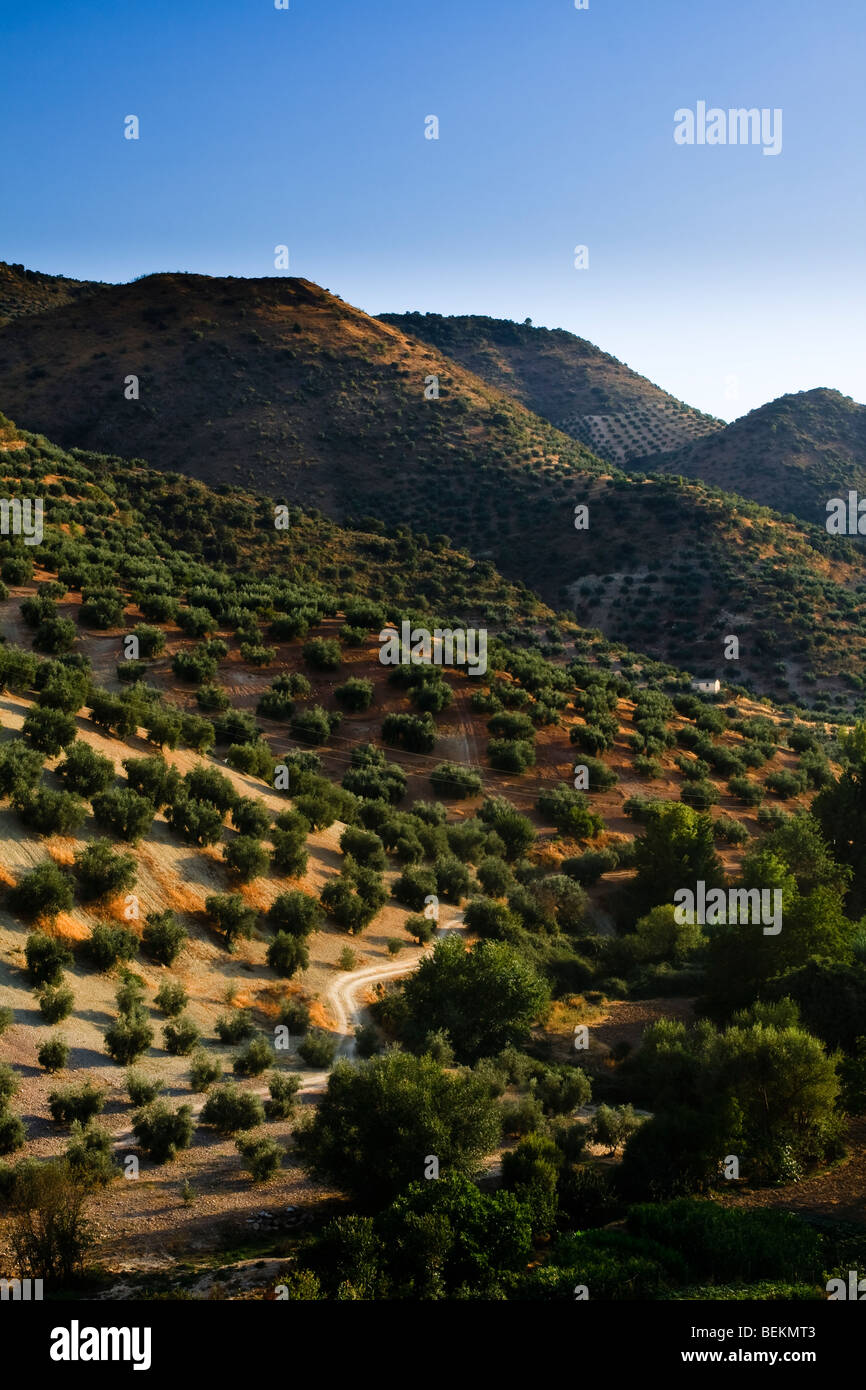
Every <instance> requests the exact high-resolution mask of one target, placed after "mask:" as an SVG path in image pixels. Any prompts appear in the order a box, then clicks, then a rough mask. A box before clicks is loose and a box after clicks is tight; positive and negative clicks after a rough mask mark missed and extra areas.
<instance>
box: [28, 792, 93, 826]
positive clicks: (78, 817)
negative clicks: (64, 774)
mask: <svg viewBox="0 0 866 1390" xmlns="http://www.w3.org/2000/svg"><path fill="white" fill-rule="evenodd" d="M16 809H17V811H18V814H19V816H20V817H21V820H22V821H23V822H24V824H25V825H26V826H29V827H30V829H31V830H35V831H36V833H37V835H72V834H74V833H75V831H76V830H78V829H79V827H80V826H82V825H83V824H84V821H85V820H86V819H87V807H86V806H85V805H84V802H83V801H80V800H79V798H78V797H77V796H72V795H71V794H70V793H69V792H59V791H54V790H53V789H52V788H50V787H40V788H39V790H38V791H35V792H31V793H30V794H29V796H26V797H25V798H23V799H22V800H21V801H20V802H19V803H18V805H17V807H16Z"/></svg>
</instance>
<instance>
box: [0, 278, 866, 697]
mask: <svg viewBox="0 0 866 1390" xmlns="http://www.w3.org/2000/svg"><path fill="white" fill-rule="evenodd" d="M129 376H136V377H138V380H139V384H140V398H139V399H138V400H137V401H136V400H126V399H125V392H124V383H125V381H126V379H127V378H128V377H129ZM434 377H435V378H437V379H438V383H439V388H440V397H439V399H425V394H424V390H425V383H426V384H427V385H428V386H430V385H431V379H432V378H434ZM0 406H5V408H6V409H7V410H8V411H9V412H10V413H11V414H13V416H17V418H18V420H19V423H21V424H22V425H26V426H30V427H35V428H40V429H42V430H44V431H45V432H46V433H47V432H51V433H52V434H54V435H55V436H56V437H58V438H59V439H60V440H61V442H62V443H64V444H66V445H79V446H80V445H86V446H89V447H90V448H93V449H97V450H99V451H100V452H104V453H112V454H118V455H121V456H123V457H125V458H126V459H130V458H133V459H135V458H137V459H139V460H140V459H142V458H143V459H146V460H147V461H148V463H149V464H151V465H153V466H155V467H158V468H159V469H161V470H163V471H164V472H165V471H167V472H169V473H172V472H176V473H178V474H185V475H187V477H188V476H189V475H192V476H194V477H196V478H198V479H200V480H203V481H204V482H205V483H207V484H208V485H209V486H210V487H216V488H217V490H218V491H220V490H223V489H224V488H225V487H226V486H227V485H230V484H232V483H234V484H239V483H241V482H242V483H244V484H245V485H247V486H249V487H252V488H255V489H258V491H259V492H261V493H263V494H266V495H269V496H270V497H272V498H276V499H277V500H282V499H286V500H288V501H289V502H291V503H295V504H297V505H300V506H303V507H304V508H305V509H306V511H307V512H308V513H309V511H310V510H311V509H318V510H320V511H321V512H324V513H325V514H326V515H327V516H329V517H331V518H333V519H334V520H336V521H337V522H340V523H345V522H346V521H347V520H352V519H355V520H356V521H358V522H363V525H362V527H361V529H362V530H364V531H367V532H369V531H370V530H371V529H375V526H376V525H381V524H384V526H385V527H387V528H390V530H391V532H392V538H391V539H387V538H385V537H383V538H382V544H383V545H385V546H386V547H388V548H390V549H392V550H393V552H394V556H395V564H396V569H395V574H396V575H397V577H398V578H400V579H401V580H402V575H401V573H400V564H401V563H403V564H404V565H405V566H409V567H412V568H414V569H415V570H416V573H415V574H414V575H413V582H414V580H415V579H418V580H419V581H422V582H423V583H424V584H425V586H426V592H427V594H428V596H429V598H430V601H431V604H435V607H436V608H437V609H441V608H443V607H446V606H450V605H449V604H448V600H449V597H450V596H451V591H452V589H453V585H451V584H450V583H449V578H448V573H447V563H446V564H444V565H443V566H438V567H437V569H436V572H435V573H434V572H433V571H432V567H430V565H429V561H427V560H426V559H425V558H424V557H425V555H429V554H430V553H431V546H430V538H432V540H433V542H434V546H433V551H434V552H435V547H436V546H439V547H442V548H444V550H445V551H448V549H449V547H451V546H453V547H454V548H455V549H459V550H460V551H464V552H469V555H471V557H472V560H471V561H469V560H467V561H465V562H460V564H461V566H463V565H471V564H472V563H473V562H474V563H475V564H476V565H478V566H479V568H478V569H477V570H473V571H472V572H471V573H470V572H469V571H467V570H464V571H463V574H462V576H461V578H462V581H463V582H464V583H465V586H466V587H465V589H464V593H465V595H466V596H467V597H468V596H469V594H470V592H471V591H472V590H473V589H474V588H475V586H476V585H477V584H478V582H479V580H480V578H481V576H482V574H484V573H485V570H484V563H485V562H486V561H489V562H492V563H491V565H490V567H489V569H488V570H487V571H486V573H487V576H488V578H490V576H491V575H493V574H494V571H493V568H492V566H493V565H495V566H496V568H497V569H498V570H499V571H500V573H501V574H502V575H503V576H504V577H505V579H506V580H508V581H509V585H508V587H507V588H506V589H503V591H502V593H501V595H498V596H497V597H501V600H502V603H503V604H507V603H508V602H509V601H510V600H511V598H512V597H513V596H514V595H515V594H520V593H521V588H520V586H521V585H527V586H529V588H530V589H532V590H533V591H534V592H535V593H536V594H538V595H540V596H541V598H542V599H544V600H545V601H546V602H547V603H548V604H550V605H551V606H552V607H554V608H558V609H560V610H563V609H568V608H571V607H572V606H574V611H575V612H576V614H577V617H578V619H579V621H580V622H582V623H583V624H585V625H592V626H596V627H599V628H601V629H602V630H603V631H604V632H605V634H606V635H607V636H608V637H610V638H612V639H614V640H616V641H617V642H621V643H625V644H626V645H628V646H630V647H631V648H632V649H634V650H636V651H644V652H647V653H649V654H650V655H652V656H654V657H656V658H658V659H661V660H664V661H669V662H671V663H672V664H674V665H676V666H678V667H679V668H681V669H685V670H689V671H693V672H695V673H697V674H714V675H719V676H721V677H724V678H726V679H727V680H729V681H738V682H740V683H742V684H746V683H750V684H751V686H752V688H753V689H754V690H755V691H756V692H757V693H759V694H762V695H763V694H768V695H772V696H773V697H774V698H775V699H778V700H783V701H784V700H793V699H800V700H803V701H805V702H808V703H811V702H812V701H813V699H814V700H820V701H822V702H823V703H821V704H819V705H818V708H827V709H829V708H832V707H833V704H834V702H835V704H836V706H837V707H838V708H839V709H840V711H842V710H849V709H851V708H852V707H854V706H856V705H858V704H860V703H862V699H863V696H862V693H861V692H862V690H863V689H864V688H866V687H864V678H863V676H861V675H860V670H861V667H862V665H863V661H864V658H866V619H861V617H860V612H859V610H860V608H861V606H862V594H863V593H864V592H866V554H864V552H863V550H862V548H861V547H860V546H859V545H858V544H857V543H856V542H851V541H848V540H847V539H844V538H836V537H830V536H828V535H827V534H826V532H825V531H824V530H823V527H821V528H818V527H811V528H810V527H807V526H805V525H804V524H802V523H793V522H791V521H785V520H783V518H782V517H780V516H778V515H775V514H773V513H770V512H765V513H762V512H761V510H760V508H758V507H757V506H756V505H755V504H754V503H748V502H743V501H742V500H739V501H738V500H737V499H736V498H734V497H731V496H730V495H728V494H725V493H723V492H721V491H719V490H717V489H713V488H711V487H709V486H707V485H706V484H704V483H702V482H699V481H690V480H686V481H677V480H676V479H672V478H668V479H661V478H656V479H654V480H648V479H646V478H645V477H643V476H641V477H637V478H635V477H630V476H628V475H627V474H625V473H621V472H619V471H618V470H616V469H613V468H611V467H610V466H609V465H605V464H604V463H602V462H601V461H600V460H599V459H598V458H596V457H595V456H594V455H593V454H591V453H590V452H589V451H588V450H586V449H585V448H583V446H581V445H580V444H579V443H577V442H575V441H574V440H572V439H569V438H568V437H567V436H565V435H564V434H562V433H560V432H558V431H556V430H555V429H554V428H553V427H552V426H551V425H550V424H549V423H547V422H546V421H544V420H542V419H540V417H538V416H537V415H534V414H532V413H531V412H530V411H528V410H527V409H526V408H525V407H524V406H522V405H521V404H519V403H518V402H517V401H514V400H511V399H509V398H508V397H506V396H504V395H502V394H501V393H499V392H497V391H496V390H495V389H494V388H493V387H491V386H488V385H486V384H485V383H484V382H482V381H481V380H480V379H479V378H478V377H477V376H475V375H473V374H472V373H471V372H469V371H468V370H467V369H465V368H464V367H462V366H460V365H457V364H455V363H453V362H452V361H451V359H450V358H448V357H446V356H444V355H443V353H442V352H441V351H439V350H437V349H434V348H432V347H428V346H427V345H425V344H423V343H421V342H420V341H419V340H418V339H415V338H412V337H408V336H407V335H406V334H404V333H403V332H402V331H401V330H399V329H398V328H396V327H394V326H392V325H390V324H385V323H380V322H379V321H378V320H376V319H372V318H369V317H368V316H367V315H365V314H362V313H361V312H360V311H358V310H356V309H353V308H351V307H350V306H349V305H346V304H344V303H343V302H342V301H341V300H339V299H337V298H336V297H335V296H334V295H331V294H330V293H329V292H328V291H326V290H323V289H320V288H319V287H317V286H315V285H312V284H310V283H309V282H307V281H304V280H290V279H279V278H271V279H265V280H230V279H229V280H222V279H210V278H208V277H205V276H190V275H159V276H151V277H148V278H146V279H144V280H139V281H137V282H135V283H134V284H131V285H123V286H106V287H102V288H99V289H97V290H95V291H93V293H92V294H91V295H90V296H89V297H87V298H86V299H81V300H79V301H78V302H77V303H75V304H67V305H61V306H59V307H57V308H54V309H51V310H46V311H45V312H43V313H40V314H36V315H32V316H28V317H23V318H20V319H18V320H16V321H14V322H12V323H9V324H7V325H6V326H5V327H4V328H2V329H0ZM103 466H104V467H107V468H108V472H109V475H110V476H112V477H118V476H119V475H120V474H121V473H122V472H123V470H124V464H123V463H122V462H112V463H110V464H108V465H105V464H103ZM659 471H660V470H659ZM139 476H141V475H139ZM147 476H148V479H149V480H148V482H147V484H146V488H145V493H146V495H144V496H143V497H142V499H141V505H142V507H144V508H146V509H148V510H149V512H150V515H151V516H152V518H153V521H154V522H155V521H156V519H157V516H158V509H159V508H161V507H162V505H163V503H162V500H161V493H162V489H158V488H156V487H155V486H154V483H153V480H152V479H153V475H147ZM170 492H171V496H170V498H169V500H168V502H167V504H166V506H165V511H164V517H163V518H161V525H165V526H170V527H171V529H172V530H173V531H174V532H175V533H176V534H179V535H181V536H182V541H181V543H182V544H183V545H184V547H185V548H187V549H193V550H194V548H195V545H196V535H197V530H198V527H199V526H200V525H203V526H204V527H205V534H206V535H207V536H208V537H209V539H208V542H207V543H208V544H209V545H212V546H214V547H215V550H216V551H217V552H220V551H222V552H223V553H227V552H229V551H232V550H233V549H234V548H236V547H237V545H238V536H239V534H240V530H241V526H240V521H239V520H238V517H239V513H240V511H241V506H240V504H239V503H238V502H237V501H234V502H233V503H232V504H231V505H230V506H228V507H227V508H226V510H227V512H228V514H229V515H230V516H231V518H232V519H231V520H230V521H229V522H228V523H227V524H221V525H220V527H219V528H218V534H217V535H216V537H213V536H212V535H211V532H212V522H211V520H210V516H208V517H207V518H206V519H205V520H204V521H202V520H201V517H200V512H201V506H202V503H201V499H200V498H199V496H198V494H197V493H196V492H195V491H193V490H192V489H190V487H189V484H188V483H187V482H185V481H181V478H175V479H174V480H173V482H172V483H171V485H170ZM211 496H212V494H211V493H209V494H208V499H210V498H211ZM582 504H586V505H588V506H589V527H588V529H581V530H577V529H575V524H574V523H575V506H578V505H582ZM210 505H211V504H210V500H208V508H209V507H210ZM786 510H789V509H788V508H786ZM365 518H366V519H365ZM371 519H374V520H371ZM401 528H403V529H402V531H401ZM406 528H410V529H411V530H413V531H414V532H416V533H417V534H418V535H419V536H421V537H422V538H423V539H422V549H421V550H420V551H419V549H418V547H417V546H414V545H413V544H410V541H411V538H410V537H409V536H408V531H407V529H406ZM452 553H453V552H452ZM310 563H311V565H312V567H313V568H314V567H315V558H314V557H312V558H311V561H310ZM345 563H346V565H347V566H352V568H351V570H350V572H351V573H353V574H355V576H356V582H358V583H359V584H363V582H364V574H363V570H364V562H363V559H362V558H360V557H357V558H355V557H353V559H348V558H347V560H346V562H345ZM419 566H420V567H421V568H420V569H419V568H418V567H419ZM491 582H492V584H493V588H494V590H495V588H496V584H495V580H492V581H491ZM515 585H516V586H517V587H516V589H515V587H513V586H515ZM524 592H525V591H524ZM731 634H734V635H737V636H738V637H739V638H740V647H741V650H740V656H739V662H738V665H737V667H736V675H734V674H732V669H733V668H732V666H731V664H730V663H729V662H728V661H726V660H725V658H724V656H723V652H724V642H725V638H726V637H728V636H729V635H731Z"/></svg>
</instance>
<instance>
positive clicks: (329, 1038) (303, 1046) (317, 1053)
mask: <svg viewBox="0 0 866 1390" xmlns="http://www.w3.org/2000/svg"><path fill="white" fill-rule="evenodd" d="M339 1045H340V1044H339V1039H338V1038H335V1037H334V1035H333V1034H332V1033H326V1032H324V1031H323V1030H322V1029H321V1028H314V1029H311V1030H310V1032H309V1033H307V1035H306V1037H305V1038H304V1039H303V1040H302V1042H300V1043H299V1044H298V1054H299V1056H301V1057H302V1058H303V1060H304V1061H305V1062H306V1063H307V1066H310V1067H316V1068H319V1067H321V1068H323V1069H327V1068H328V1067H330V1066H331V1063H332V1062H333V1060H334V1058H335V1057H336V1055H337V1048H338V1047H339Z"/></svg>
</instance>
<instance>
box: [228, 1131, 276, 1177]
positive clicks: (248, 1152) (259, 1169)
mask: <svg viewBox="0 0 866 1390" xmlns="http://www.w3.org/2000/svg"><path fill="white" fill-rule="evenodd" d="M235 1148H236V1149H237V1151H238V1153H239V1154H241V1156H242V1158H243V1160H244V1167H245V1168H247V1169H248V1170H249V1172H250V1173H251V1175H252V1178H253V1182H267V1180H268V1178H272V1177H273V1176H274V1174H275V1173H276V1172H277V1171H278V1170H279V1169H280V1167H281V1166H282V1163H283V1159H284V1158H285V1156H286V1153H285V1149H283V1148H282V1147H281V1146H280V1145H279V1144H278V1143H277V1142H276V1140H275V1139H268V1138H263V1139H236V1140H235Z"/></svg>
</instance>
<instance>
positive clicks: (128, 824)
mask: <svg viewBox="0 0 866 1390" xmlns="http://www.w3.org/2000/svg"><path fill="white" fill-rule="evenodd" d="M155 814H156V812H155V810H154V807H153V803H152V802H150V801H147V800H146V799H145V798H144V797H143V796H139V795H138V793H137V792H134V791H131V790H130V788H129V787H122V788H121V787H112V788H111V790H110V791H107V792H103V793H102V794H101V795H100V796H97V797H94V799H93V818H94V820H95V821H96V823H97V825H101V826H104V827H105V829H106V830H110V831H111V832H112V834H113V835H114V836H115V838H116V839H118V840H126V841H127V842H128V843H129V844H132V845H134V844H136V843H137V842H138V841H139V840H140V839H141V837H142V836H143V835H146V834H147V832H148V831H149V830H150V827H151V825H152V824H153V818H154V815H155Z"/></svg>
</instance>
